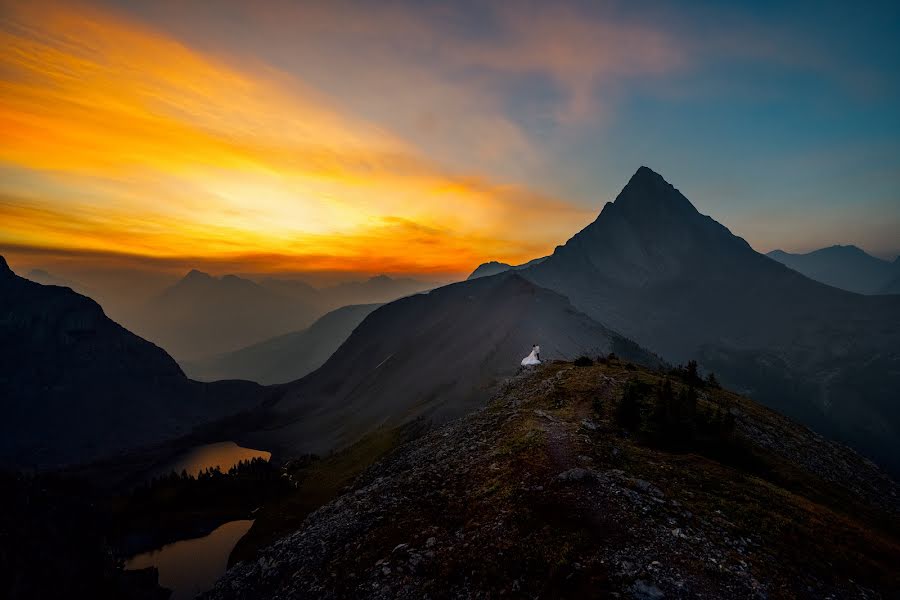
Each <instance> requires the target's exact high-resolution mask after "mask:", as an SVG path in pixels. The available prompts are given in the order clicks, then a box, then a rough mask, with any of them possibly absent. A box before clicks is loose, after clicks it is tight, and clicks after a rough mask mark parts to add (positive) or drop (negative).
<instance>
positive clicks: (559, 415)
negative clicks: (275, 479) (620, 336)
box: [205, 361, 900, 600]
mask: <svg viewBox="0 0 900 600" xmlns="http://www.w3.org/2000/svg"><path fill="white" fill-rule="evenodd" d="M661 380H662V376H661V375H659V374H657V373H652V372H650V371H645V370H641V369H636V368H634V367H633V366H631V365H623V364H621V363H618V362H616V361H613V362H612V363H611V364H607V365H598V366H593V367H588V368H576V367H573V366H572V365H567V364H555V365H545V366H542V367H539V368H537V369H536V370H533V371H529V372H525V373H522V374H520V375H519V376H517V377H515V378H513V379H511V380H510V381H509V382H508V383H507V384H506V385H505V386H504V388H503V389H502V390H501V392H500V393H499V394H498V395H497V397H496V398H495V399H494V400H493V401H492V403H491V404H490V405H489V406H488V407H487V408H485V409H484V410H481V411H479V412H476V413H474V414H471V415H470V416H468V417H466V418H464V419H462V420H459V421H456V422H453V423H451V424H449V425H447V426H445V427H443V428H440V429H436V430H433V431H432V432H430V433H428V434H426V435H425V436H423V437H422V438H420V439H418V440H415V441H412V442H410V443H407V444H405V445H404V446H402V447H400V448H399V449H398V450H396V451H395V452H393V453H392V454H391V455H390V456H389V457H388V458H387V459H385V460H383V461H381V462H380V463H378V464H376V465H375V466H374V467H372V468H370V469H368V470H367V471H366V472H364V473H363V474H362V475H361V476H360V477H358V478H357V480H356V482H355V483H354V485H353V486H352V487H351V489H349V490H348V491H347V493H345V494H344V495H342V496H341V497H339V498H338V499H336V500H335V501H333V502H331V503H329V504H327V505H326V506H324V507H322V508H320V509H319V510H317V511H316V512H314V513H313V514H311V515H310V516H309V517H308V518H307V519H306V520H305V522H304V524H303V526H302V527H301V528H300V529H299V530H297V531H295V532H293V533H291V534H289V535H287V536H285V537H283V538H282V539H280V540H279V541H278V542H276V543H274V544H272V545H271V546H269V547H267V548H265V549H263V550H262V551H260V552H258V553H257V555H256V556H255V557H254V558H253V559H252V560H246V561H243V562H241V563H238V564H237V565H236V566H234V567H233V568H232V569H231V570H229V571H228V573H227V574H226V575H225V577H224V578H223V579H222V580H221V581H220V582H219V583H218V584H217V586H216V587H215V589H214V590H212V591H211V592H209V593H208V594H207V595H206V596H205V597H206V598H215V599H226V598H274V599H278V598H489V597H491V598H495V597H528V598H537V597H541V598H552V597H620V598H640V599H654V600H655V599H659V598H795V597H801V598H888V597H897V595H898V592H900V575H898V572H897V569H896V565H897V564H900V544H898V537H900V536H898V529H900V528H898V515H900V509H898V497H897V492H898V490H897V486H896V484H895V483H894V482H893V481H892V480H891V479H890V478H888V477H887V476H885V475H884V474H882V473H881V472H880V471H879V470H878V469H877V468H876V467H874V466H873V465H872V464H871V463H869V462H868V461H866V460H864V459H862V458H861V457H859V456H858V455H857V454H855V453H854V452H852V451H851V450H848V449H847V448H845V447H843V446H840V445H837V444H833V443H830V442H826V441H825V440H823V439H822V438H820V437H818V436H817V435H815V434H813V433H811V432H810V431H809V430H807V429H805V428H802V427H800V426H797V425H795V424H793V423H791V422H790V421H788V420H787V419H784V418H783V417H781V416H780V415H777V414H775V413H773V412H771V411H769V410H767V409H764V408H761V407H760V406H758V405H756V404H754V403H751V402H749V401H747V400H745V399H742V398H740V397H738V396H735V395H733V394H731V393H729V392H725V391H723V390H719V389H717V388H714V387H710V386H708V387H703V388H701V389H699V390H697V394H698V399H697V406H696V411H697V414H698V415H708V416H709V417H708V418H709V419H710V422H713V421H715V422H717V423H718V422H724V423H728V427H727V429H723V430H722V431H726V433H725V434H722V435H719V437H718V438H717V439H718V440H719V441H718V442H716V443H710V442H709V441H708V440H707V441H700V438H699V437H697V438H692V439H688V438H686V437H680V438H679V439H680V440H681V441H680V442H679V445H678V446H677V447H673V446H671V445H670V444H668V445H667V444H664V443H661V442H660V440H661V438H659V437H658V436H656V434H654V430H655V428H656V427H657V426H658V423H659V422H660V421H659V420H658V419H659V417H658V416H656V417H655V416H654V414H655V412H654V411H656V409H655V408H654V405H653V402H654V401H653V399H652V396H648V397H647V398H645V399H644V400H643V404H642V405H641V407H640V408H641V419H642V420H641V423H640V424H639V425H637V426H635V427H632V428H631V431H630V432H626V431H624V430H623V429H622V428H621V427H620V426H619V424H618V423H619V422H620V419H619V418H617V415H618V414H620V413H619V412H617V408H618V405H619V402H620V399H621V398H622V394H623V389H624V387H625V385H626V384H627V383H628V382H632V383H633V382H643V383H645V384H646V386H645V387H647V389H654V388H652V387H649V386H657V387H656V388H655V389H663V388H662V385H661V383H660V382H661ZM673 385H674V388H675V390H676V391H677V390H679V389H680V390H682V391H683V390H684V388H685V387H686V386H685V385H684V384H683V383H682V382H679V381H675V382H674V383H673ZM657 412H658V411H657ZM723 415H728V416H723ZM703 418H706V417H703ZM654 419H657V420H656V421H654ZM697 419H698V421H697V422H698V423H700V421H699V419H700V417H699V416H698V417H697ZM685 426H686V427H693V425H690V424H687V425H685ZM697 427H698V430H699V425H698V426H697Z"/></svg>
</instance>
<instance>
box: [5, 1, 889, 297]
mask: <svg viewBox="0 0 900 600" xmlns="http://www.w3.org/2000/svg"><path fill="white" fill-rule="evenodd" d="M0 15H2V24H0V45H2V53H0V252H2V253H3V254H4V255H5V256H7V258H8V259H9V262H10V264H11V265H12V266H13V267H14V268H17V267H18V269H19V270H22V269H27V268H29V267H43V268H49V269H51V270H54V271H60V272H64V273H65V272H71V271H72V270H73V269H76V268H77V269H81V271H82V272H84V271H85V270H91V269H95V270H98V271H104V270H105V271H107V272H118V273H121V272H130V273H140V272H148V273H150V272H153V273H183V272H185V271H187V270H188V269H190V268H194V267H197V268H201V269H204V270H207V271H211V272H213V273H227V272H237V273H294V274H301V275H303V274H306V275H311V276H315V275H316V274H319V275H322V274H329V276H332V277H334V276H335V274H337V275H338V276H346V277H347V278H354V277H357V276H367V275H374V274H378V273H388V274H394V275H414V276H420V277H424V278H427V279H430V280H450V279H453V278H458V277H460V276H464V275H465V274H466V273H468V272H470V271H471V270H472V269H473V268H474V267H475V266H477V265H478V264H479V263H481V262H485V261H487V260H502V261H506V262H511V263H520V262H525V261H527V260H529V259H531V258H535V257H538V256H542V255H545V254H548V253H550V252H552V250H553V248H554V247H555V246H556V245H558V244H561V243H563V242H565V240H566V239H568V238H569V237H571V235H573V234H574V233H576V232H577V231H578V230H580V229H581V228H582V227H584V226H585V225H587V224H588V223H589V222H591V221H592V220H593V219H594V218H595V217H596V215H597V213H598V212H599V211H600V209H601V208H602V206H603V204H604V203H605V202H607V201H610V200H612V199H613V198H614V197H615V195H616V194H617V193H618V191H619V190H620V189H621V188H622V187H623V186H624V184H625V183H626V182H627V181H628V179H629V177H630V176H631V174H632V173H633V172H634V171H635V170H636V169H637V168H638V167H639V166H641V165H647V166H649V167H650V168H652V169H654V170H655V171H657V172H659V173H661V174H662V175H663V176H664V177H665V178H666V179H667V180H668V181H669V182H670V183H672V184H673V185H675V186H676V187H677V188H679V189H680V190H681V191H682V192H683V193H684V194H685V195H686V196H687V197H688V198H689V199H690V200H691V201H692V202H693V203H694V204H695V206H697V208H698V209H699V210H700V211H701V212H703V213H705V214H709V215H711V216H712V217H713V218H715V219H717V220H718V221H720V222H722V223H723V224H725V225H726V226H728V227H729V228H730V229H731V230H732V231H733V232H734V233H736V234H737V235H740V236H742V237H744V238H745V239H747V241H748V242H749V243H750V244H751V245H752V246H753V247H754V248H756V249H757V250H760V251H763V252H765V251H769V250H772V249H775V248H783V249H786V250H789V251H809V250H812V249H816V248H819V247H823V246H828V245H832V244H838V243H840V244H856V245H858V246H860V247H862V248H864V249H865V250H867V251H869V252H871V253H873V254H876V255H878V256H882V257H885V258H893V257H894V256H896V255H897V254H898V253H900V109H898V107H900V4H898V3H896V2H893V3H883V4H880V3H877V2H870V3H866V4H865V6H864V7H862V6H853V5H852V4H851V3H845V2H833V3H830V2H806V3H784V2H779V3H770V2H765V1H763V2H754V3H744V4H734V5H731V4H728V3H722V2H709V3H705V2H695V3H687V2H678V3H642V2H621V3H618V2H612V3H598V2H583V3H577V2H572V3H566V2H559V3H546V2H534V3H531V2H514V1H505V2H453V3H449V2H437V1H424V2H391V1H386V2H378V3H375V2H343V1H332V2H288V1H286V0H263V1H255V2H251V1H249V0H220V1H217V2H202V1H191V0H187V1H170V0H160V1H156V2H102V1H100V0H96V1H93V2H63V3H57V4H53V3H44V2H42V1H37V2H34V1H30V2H27V3H26V2H14V1H13V2H8V1H6V0H0Z"/></svg>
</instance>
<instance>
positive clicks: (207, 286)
mask: <svg viewBox="0 0 900 600" xmlns="http://www.w3.org/2000/svg"><path fill="white" fill-rule="evenodd" d="M324 312H325V309H323V308H321V307H320V306H319V303H318V302H317V301H316V300H315V299H308V300H304V299H298V298H296V297H292V296H291V295H288V294H285V293H280V292H277V291H273V290H272V289H267V288H266V287H263V286H261V285H259V284H257V283H254V282H253V281H250V280H249V279H243V278H241V277H237V276H235V275H225V276H224V277H212V276H210V275H208V274H206V273H203V272H201V271H197V270H193V271H191V272H190V273H188V274H187V275H186V276H185V277H184V278H183V279H182V280H181V281H179V282H178V283H176V284H175V285H173V286H172V287H170V288H169V289H167V290H166V291H165V292H163V294H162V295H160V296H159V297H157V298H155V299H154V300H152V301H151V302H150V303H149V304H148V305H147V308H146V311H145V312H144V315H143V318H142V319H141V320H140V324H139V325H137V331H138V333H140V334H142V335H143V336H144V337H146V338H147V339H149V340H152V341H153V342H155V343H157V344H159V345H160V346H162V347H163V348H165V349H166V351H168V352H169V353H171V354H172V355H173V356H174V357H175V358H177V359H178V360H182V361H184V360H190V359H197V358H202V357H208V356H210V355H217V354H221V353H223V352H229V351H233V350H238V349H240V348H244V347H246V346H249V345H250V344H255V343H257V342H261V341H263V340H267V339H269V338H272V337H274V336H276V335H281V334H283V333H286V332H289V331H296V330H298V329H303V328H304V327H307V326H309V325H310V324H311V323H312V322H313V321H314V320H315V319H316V318H318V317H319V316H321V315H322V314H323V313H324Z"/></svg>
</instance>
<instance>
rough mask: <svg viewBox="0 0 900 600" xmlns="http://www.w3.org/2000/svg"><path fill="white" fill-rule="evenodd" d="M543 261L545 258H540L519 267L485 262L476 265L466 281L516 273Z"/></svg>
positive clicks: (494, 261)
mask: <svg viewBox="0 0 900 600" xmlns="http://www.w3.org/2000/svg"><path fill="white" fill-rule="evenodd" d="M545 260H547V257H546V256H542V257H541V258H535V259H533V260H530V261H528V262H527V263H524V264H521V265H509V264H507V263H504V262H497V261H496V260H492V261H491V262H486V263H482V264H480V265H478V267H477V268H476V269H475V270H474V271H472V273H471V274H470V275H469V276H468V277H467V279H478V278H479V277H490V276H491V275H497V274H498V273H505V272H506V271H510V270H512V271H518V270H520V269H527V268H528V267H531V266H533V265H537V264H540V263H542V262H544V261H545Z"/></svg>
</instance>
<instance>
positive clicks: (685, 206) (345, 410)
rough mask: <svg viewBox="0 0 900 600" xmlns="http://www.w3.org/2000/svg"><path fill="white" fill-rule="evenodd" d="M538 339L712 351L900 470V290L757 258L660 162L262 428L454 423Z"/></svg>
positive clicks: (708, 359)
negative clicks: (514, 264)
mask: <svg viewBox="0 0 900 600" xmlns="http://www.w3.org/2000/svg"><path fill="white" fill-rule="evenodd" d="M628 340H633V341H631V342H629V341H628ZM532 343H537V344H540V345H541V346H542V348H544V351H545V355H546V356H548V357H560V358H563V357H565V358H572V357H573V355H577V354H578V353H581V352H591V351H603V350H607V349H609V348H614V347H622V346H623V345H627V346H628V347H633V348H634V349H635V350H634V353H633V354H634V356H635V360H639V361H643V362H646V361H649V360H654V359H653V358H651V356H652V355H651V354H650V353H649V352H647V351H646V350H641V348H647V349H650V350H651V351H652V352H655V353H658V354H659V356H661V357H662V358H663V359H664V360H667V361H669V362H670V363H682V362H686V361H688V360H691V359H695V360H698V361H699V362H700V364H701V366H702V367H704V368H705V369H706V370H707V371H714V372H716V374H717V375H719V377H720V378H721V379H722V380H723V381H725V382H726V383H727V384H728V385H730V386H732V387H733V388H735V389H737V390H738V391H740V392H742V393H746V394H748V395H750V396H752V397H753V398H755V399H757V400H759V401H762V402H764V403H766V404H768V405H769V406H772V407H775V408H776V409H778V410H780V411H782V412H784V413H785V414H787V415H789V416H791V417H793V418H795V419H797V420H799V421H800V422H802V423H805V424H807V425H809V426H812V427H814V428H815V429H817V430H818V431H820V432H822V433H825V434H827V435H830V436H832V437H835V438H837V439H841V440H844V441H847V442H849V443H850V444H851V445H854V446H856V447H857V448H859V449H861V450H863V451H864V452H866V453H867V454H868V455H870V456H872V457H875V458H877V459H879V460H880V461H882V463H883V464H889V465H891V466H892V468H895V469H896V468H900V462H898V461H897V458H896V457H897V453H896V450H897V449H898V448H900V405H898V404H897V398H898V397H900V298H897V297H892V296H860V295H857V294H853V293H849V292H846V291H842V290H839V289H836V288H833V287H830V286H827V285H824V284H822V283H819V282H816V281H813V280H811V279H809V278H807V277H805V276H803V275H801V274H800V273H797V272H796V271H793V270H791V269H789V268H787V267H785V266H784V265H781V264H779V263H778V262H777V261H774V260H772V259H770V258H768V257H766V256H764V255H762V254H759V253H757V252H755V251H754V250H753V249H752V248H751V247H750V246H749V245H748V244H747V243H746V242H745V241H744V240H743V239H741V238H739V237H737V236H735V235H733V234H732V233H731V232H730V231H729V230H728V229H727V228H725V227H724V226H722V225H721V224H719V223H717V222H716V221H714V220H713V219H711V218H710V217H708V216H704V215H702V214H700V213H699V212H698V211H697V210H696V209H695V208H694V206H693V205H692V204H691V203H690V201H688V200H687V198H685V197H684V196H683V195H682V194H681V193H680V192H678V190H676V189H675V188H674V187H672V186H671V185H670V184H668V183H667V182H666V181H665V180H664V179H663V178H662V177H661V176H659V175H658V174H656V173H654V172H653V171H651V170H650V169H648V168H646V167H642V168H641V169H639V170H638V171H637V172H636V173H635V175H634V176H633V177H632V178H631V180H630V181H629V182H628V184H627V185H626V186H625V188H624V189H623V190H622V192H621V193H620V194H619V196H618V197H617V198H616V200H615V202H611V203H608V204H607V205H606V206H605V207H604V208H603V210H602V211H601V213H600V215H599V216H598V217H597V219H596V220H595V221H594V222H593V223H591V224H590V225H588V226H587V227H586V228H585V229H584V230H582V231H581V232H580V233H578V234H577V235H575V236H574V237H573V238H572V239H570V240H569V241H568V242H566V244H564V245H563V246H560V247H558V248H557V249H556V250H555V251H554V253H553V254H552V255H551V256H550V257H548V258H547V259H546V260H544V261H542V262H540V263H538V264H534V265H532V266H530V267H528V268H524V269H521V270H517V271H515V273H514V274H513V273H511V272H504V273H500V274H499V275H494V276H488V277H479V278H476V279H471V280H468V281H465V282H462V283H459V284H454V285H451V286H446V287H444V288H439V289H437V290H434V291H432V292H431V293H429V294H427V295H423V296H414V297H411V298H406V299H404V300H401V301H397V302H393V303H390V304H388V305H386V306H384V307H382V308H380V309H378V310H376V311H374V312H373V313H372V314H371V315H369V316H368V317H367V318H366V320H364V321H363V322H362V324H361V325H360V326H359V327H358V328H357V329H356V330H355V331H354V332H353V334H352V335H351V336H350V338H349V339H348V340H347V341H346V342H345V343H344V344H343V345H342V346H341V348H340V349H339V350H338V351H337V352H335V354H334V355H333V356H332V357H331V358H330V359H329V360H328V361H327V362H326V363H325V364H324V365H323V367H322V368H321V369H319V370H318V371H316V372H314V373H312V374H310V375H309V376H308V377H306V378H305V379H303V380H302V381H300V382H298V383H296V384H292V387H289V389H290V391H289V392H288V393H287V394H286V395H285V397H284V398H283V399H282V400H281V401H279V402H277V403H275V404H274V405H273V406H272V407H271V414H270V417H271V421H270V424H269V425H268V426H267V431H266V432H265V433H263V432H259V435H258V436H257V435H253V436H251V439H254V440H255V443H260V444H266V443H271V444H273V445H276V446H279V447H284V448H287V449H288V450H289V451H291V452H305V451H310V450H314V451H321V450H323V449H326V448H330V447H335V446H340V445H342V444H345V443H347V442H349V441H352V440H353V439H355V438H356V437H358V436H359V435H361V434H362V433H364V432H365V431H367V429H368V428H371V427H373V426H377V425H378V424H384V423H397V422H402V421H403V420H406V419H411V418H415V417H420V416H421V417H427V418H437V419H438V420H441V419H445V418H450V417H453V416H458V415H460V414H463V413H464V412H466V411H467V410H469V409H471V408H472V407H474V406H478V405H479V404H480V403H481V402H482V401H483V400H484V398H485V397H486V394H487V393H488V392H487V390H488V388H489V387H490V386H491V384H492V383H493V382H496V381H497V380H499V379H500V378H502V377H503V376H505V375H507V374H509V373H511V372H512V371H513V370H515V368H516V365H517V363H518V359H519V358H520V356H519V355H522V356H524V354H525V353H526V352H527V349H528V348H529V347H530V345H531V344H532ZM638 345H639V346H638ZM279 423H280V424H281V425H279Z"/></svg>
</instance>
